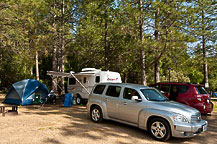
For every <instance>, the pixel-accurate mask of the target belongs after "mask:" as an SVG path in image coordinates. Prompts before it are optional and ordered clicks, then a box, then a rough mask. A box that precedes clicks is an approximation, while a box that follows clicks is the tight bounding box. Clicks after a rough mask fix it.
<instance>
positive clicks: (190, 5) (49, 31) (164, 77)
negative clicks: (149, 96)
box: [0, 0, 217, 89]
mask: <svg viewBox="0 0 217 144" xmlns="http://www.w3.org/2000/svg"><path fill="white" fill-rule="evenodd" d="M54 2H56V3H55V5H54ZM64 2H65V7H64V8H65V15H64V17H62V1H60V0H57V1H54V0H47V1H44V0H4V1H1V2H0V89H2V88H4V87H6V88H8V87H9V86H10V85H11V84H12V83H13V82H16V81H18V80H21V79H24V78H35V75H34V72H35V68H34V67H35V52H36V51H38V52H39V68H40V78H41V81H42V82H43V83H45V84H46V85H48V87H51V86H50V84H51V78H50V77H48V76H47V75H46V71H48V70H52V56H53V48H54V46H56V47H57V67H58V68H59V67H60V65H61V57H62V55H65V71H66V72H69V71H75V72H79V71H80V70H81V69H82V68H84V67H95V68H98V69H102V70H105V69H106V65H108V69H109V70H112V71H117V72H119V73H120V74H121V76H122V80H123V81H124V82H131V83H140V79H141V60H140V49H142V50H144V51H145V60H146V61H145V64H146V77H147V83H148V84H150V83H154V64H155V63H156V62H158V61H159V63H160V76H161V81H168V80H169V71H170V80H171V81H177V82H182V81H187V82H189V81H190V82H193V83H197V84H203V79H204V78H203V77H204V76H203V73H204V72H203V71H204V70H203V64H204V60H203V55H202V49H201V44H200V42H201V34H205V35H206V47H207V58H206V59H207V62H208V73H209V83H210V88H211V89H217V75H216V74H217V65H216V60H217V59H216V57H217V55H216V52H217V48H216V38H217V37H216V35H217V32H216V14H217V13H216V2H214V1H206V0H199V1H183V0H176V1H170V2H168V1H161V0H157V1H143V8H144V10H143V11H141V10H140V9H139V4H138V1H131V0H121V1H120V0H118V1H117V0H106V1H105V0H78V1H75V0H64ZM54 6H55V8H54ZM158 10H159V11H158ZM202 11H204V12H205V25H203V24H202V19H201V12H202ZM157 12H158V13H157ZM55 15H56V17H55V24H56V26H55V25H54V16H55ZM140 17H143V20H144V23H143V31H144V40H143V41H141V39H140V35H139V20H140V19H139V18H140ZM63 22H64V24H63ZM202 27H204V28H205V29H202ZM63 28H64V29H63ZM63 30H64V33H63ZM156 33H157V34H158V35H157V34H156ZM63 35H64V38H65V45H64V46H65V51H64V52H62V51H61V46H62V45H61V44H62V39H61V37H62V36H63ZM31 71H33V75H32V74H31Z"/></svg>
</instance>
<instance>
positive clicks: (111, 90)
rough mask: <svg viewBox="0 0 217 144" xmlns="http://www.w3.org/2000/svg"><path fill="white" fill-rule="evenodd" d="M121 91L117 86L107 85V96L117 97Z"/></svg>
mask: <svg viewBox="0 0 217 144" xmlns="http://www.w3.org/2000/svg"><path fill="white" fill-rule="evenodd" d="M120 92H121V87H119V86H109V87H108V89H107V92H106V95H107V96H112V97H119V95H120Z"/></svg>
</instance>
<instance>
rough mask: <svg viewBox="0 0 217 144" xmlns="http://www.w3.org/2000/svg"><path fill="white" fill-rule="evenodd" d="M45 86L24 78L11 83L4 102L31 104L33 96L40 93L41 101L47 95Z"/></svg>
mask: <svg viewBox="0 0 217 144" xmlns="http://www.w3.org/2000/svg"><path fill="white" fill-rule="evenodd" d="M48 93H49V91H48V89H47V87H46V86H45V85H44V84H42V83H41V82H39V81H37V80H34V79H25V80H21V81H19V82H16V83H14V84H12V86H11V88H10V90H9V91H8V93H7V95H6V97H5V100H4V103H7V104H18V105H31V104H32V102H33V100H34V98H35V96H36V95H40V99H41V100H42V101H44V100H45V98H46V97H47V96H48Z"/></svg>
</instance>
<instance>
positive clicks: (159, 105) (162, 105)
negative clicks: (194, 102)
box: [148, 101, 199, 117]
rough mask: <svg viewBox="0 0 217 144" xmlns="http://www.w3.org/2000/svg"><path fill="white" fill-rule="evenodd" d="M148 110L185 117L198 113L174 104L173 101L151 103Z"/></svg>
mask: <svg viewBox="0 0 217 144" xmlns="http://www.w3.org/2000/svg"><path fill="white" fill-rule="evenodd" d="M148 107H149V108H152V109H153V108H154V109H159V110H164V111H169V112H173V113H178V114H182V115H185V116H189V117H190V116H191V115H192V114H195V113H198V112H199V111H198V110H196V109H195V108H192V107H190V106H187V105H184V104H181V103H178V102H175V101H163V102H158V101H156V102H155V101H152V102H151V103H150V104H149V106H148Z"/></svg>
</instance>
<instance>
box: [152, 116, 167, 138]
mask: <svg viewBox="0 0 217 144" xmlns="http://www.w3.org/2000/svg"><path fill="white" fill-rule="evenodd" d="M148 131H149V133H150V135H151V137H152V138H154V139H156V140H158V141H167V140H168V139H169V138H170V137H171V129H170V126H169V124H168V122H167V121H166V120H164V119H162V118H154V119H152V120H151V121H150V122H149V124H148Z"/></svg>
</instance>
